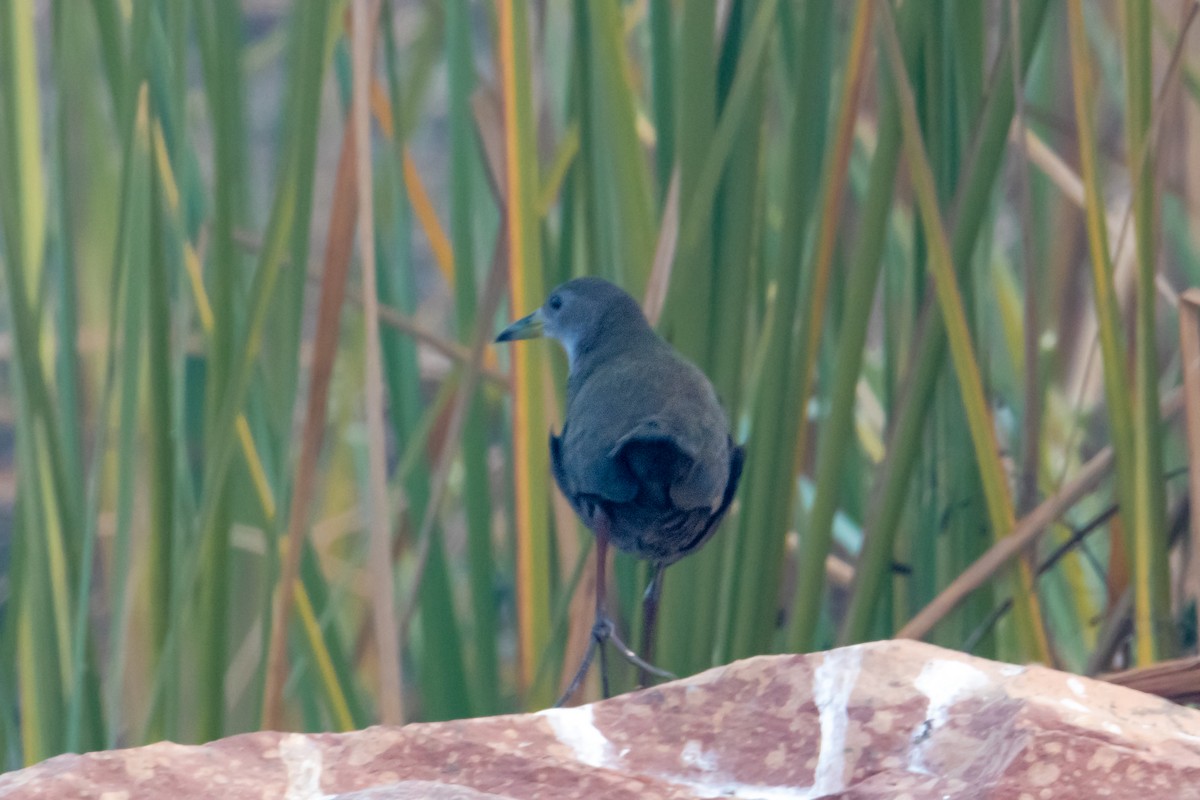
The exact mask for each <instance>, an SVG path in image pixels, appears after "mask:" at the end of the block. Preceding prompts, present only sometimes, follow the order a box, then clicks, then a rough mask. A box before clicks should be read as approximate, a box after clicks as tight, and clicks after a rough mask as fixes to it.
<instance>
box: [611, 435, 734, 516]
mask: <svg viewBox="0 0 1200 800" xmlns="http://www.w3.org/2000/svg"><path fill="white" fill-rule="evenodd" d="M606 460H608V461H611V462H613V463H615V464H623V465H624V466H625V467H626V469H627V470H628V471H629V472H630V473H631V474H632V476H633V478H634V479H635V480H636V482H637V485H638V491H639V494H640V495H641V498H642V500H643V501H648V502H651V503H653V504H654V505H658V506H662V507H667V506H673V507H675V508H678V509H680V510H691V509H700V508H709V509H712V508H714V507H715V506H716V500H717V499H719V493H718V491H717V490H718V487H717V486H716V485H715V481H714V480H713V479H712V476H711V475H710V472H711V469H710V467H709V465H708V464H707V463H706V461H705V459H704V454H703V453H701V452H699V451H698V450H697V448H696V447H695V443H693V442H690V441H689V440H688V439H687V438H685V437H683V436H681V435H680V434H679V432H678V431H677V430H673V429H672V426H670V425H669V424H668V423H667V422H666V421H664V420H660V419H657V418H650V419H647V420H643V421H642V422H640V423H638V424H637V425H635V426H634V428H633V429H632V430H631V431H629V432H628V433H626V434H625V435H624V436H622V437H621V438H620V439H618V440H617V443H616V445H614V446H613V448H612V450H610V451H609V453H608V457H607V459H606Z"/></svg>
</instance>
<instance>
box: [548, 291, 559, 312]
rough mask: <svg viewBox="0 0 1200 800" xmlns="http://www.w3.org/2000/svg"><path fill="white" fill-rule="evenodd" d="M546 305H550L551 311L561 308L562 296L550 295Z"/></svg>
mask: <svg viewBox="0 0 1200 800" xmlns="http://www.w3.org/2000/svg"><path fill="white" fill-rule="evenodd" d="M548 305H549V306H550V310H551V311H558V310H559V309H560V308H562V297H560V296H559V295H556V294H555V295H551V296H550V302H549V303H548Z"/></svg>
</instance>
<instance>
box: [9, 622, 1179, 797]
mask: <svg viewBox="0 0 1200 800" xmlns="http://www.w3.org/2000/svg"><path fill="white" fill-rule="evenodd" d="M70 797H88V798H103V800H125V799H126V798H171V800H191V799H192V798H207V797H220V798H222V800H241V798H255V800H259V798H272V797H281V798H288V800H310V799H312V800H316V798H322V799H323V800H332V799H333V798H341V799H342V800H350V799H351V798H359V799H361V800H367V799H368V798H370V799H371V800H383V799H384V798H432V799H433V800H485V799H487V798H569V797H586V798H589V800H609V799H610V798H611V799H612V800H621V799H624V798H629V800H635V799H637V798H641V799H642V800H649V799H652V798H662V799H663V800H667V799H668V798H692V797H743V798H770V800H779V799H780V798H817V797H836V798H908V800H924V798H938V799H939V800H941V799H942V798H954V799H955V800H957V799H958V798H1006V799H1007V798H1011V799H1012V800H1042V799H1043V798H1099V797H1113V798H1127V797H1136V798H1138V800H1154V798H1164V800H1165V799H1166V798H1170V799H1171V800H1179V799H1180V798H1182V799H1183V800H1188V799H1189V798H1200V711H1195V710H1192V709H1187V708H1184V707H1181V706H1177V705H1173V704H1171V703H1168V702H1166V701H1164V700H1160V699H1158V698H1156V697H1151V696H1149V695H1145V694H1141V693H1139V692H1135V691H1132V690H1130V689H1126V688H1123V687H1119V686H1112V685H1109V684H1106V683H1101V682H1098V681H1092V680H1088V679H1086V678H1079V677H1075V676H1072V675H1066V674H1063V673H1060V672H1055V671H1053V670H1048V669H1043V668H1041V667H1015V666H1011V665H1007V664H997V663H994V662H991V661H986V660H983V659H979V658H973V657H971V656H966V655H963V654H961V653H956V652H952V651H948V650H942V649H940V648H937V647H933V646H931V645H926V644H920V643H917V642H878V643H874V644H868V645H861V646H857V647H848V648H843V649H840V650H833V651H830V652H828V653H817V654H812V655H805V656H764V657H759V658H752V659H749V660H746V661H741V662H738V663H735V664H731V665H729V666H727V667H721V668H718V669H713V670H709V671H708V672H705V673H702V674H700V675H696V676H694V677H692V678H688V679H685V680H681V681H676V682H674V683H669V684H665V685H663V686H659V687H656V688H652V689H647V690H645V691H641V692H637V693H633V694H628V695H624V696H622V697H617V698H614V699H612V700H608V701H606V702H602V703H596V704H593V705H588V706H582V707H580V708H572V709H562V710H557V711H547V712H542V713H538V714H526V715H519V716H508V717H493V718H489V719H475V720H463V721H459V722H447V723H437V724H426V725H409V726H407V727H404V728H382V727H380V728H369V729H367V730H364V731H359V732H356V733H348V734H315V735H300V734H287V733H271V732H261V733H251V734H245V735H242V736H233V737H230V738H228V739H223V740H221V741H218V742H213V743H211V744H207V745H203V746H182V745H176V744H171V743H168V742H163V743H159V744H155V745H150V746H149V747H140V748H134V749H130V750H120V751H112V752H103V753H91V754H88V755H82V756H76V755H66V756H59V757H57V758H53V759H50V760H49V761H46V762H44V763H42V764H38V765H36V766H33V767H30V768H28V769H24V770H20V771H18V772H13V773H9V774H7V775H3V776H0V798H70Z"/></svg>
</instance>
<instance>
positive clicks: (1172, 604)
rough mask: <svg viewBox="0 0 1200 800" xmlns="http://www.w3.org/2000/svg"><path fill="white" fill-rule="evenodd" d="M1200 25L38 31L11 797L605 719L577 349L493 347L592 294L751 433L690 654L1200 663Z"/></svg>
mask: <svg viewBox="0 0 1200 800" xmlns="http://www.w3.org/2000/svg"><path fill="white" fill-rule="evenodd" d="M1196 11H1197V4H1196V3H1195V2H1194V1H1193V0H1156V1H1155V2H1143V0H1125V1H1124V2H1087V3H1084V2H1082V0H1067V1H1066V2H1049V0H990V1H989V2H980V3H973V2H966V3H964V2H954V1H953V0H905V2H902V3H894V4H893V3H890V2H882V1H881V0H861V1H859V2H844V3H832V2H817V1H816V0H812V1H811V2H801V1H800V0H687V1H686V2H681V0H625V1H624V2H622V1H621V0H542V1H541V2H529V3H525V2H519V1H518V2H509V1H507V0H497V1H496V2H490V1H489V2H483V1H481V0H447V1H446V2H441V0H385V1H384V2H382V3H379V2H373V0H354V2H353V3H350V2H328V3H326V2H295V3H288V2H283V0H244V1H243V2H238V0H193V1H192V2H175V1H174V0H90V2H80V1H77V0H0V244H2V247H0V262H2V265H3V270H2V275H3V285H2V291H3V296H4V303H3V306H2V310H0V336H2V338H0V359H2V362H0V752H2V753H3V759H4V761H3V764H4V766H5V767H15V766H19V765H21V764H24V763H30V762H33V761H37V760H40V759H42V758H45V757H48V756H50V755H53V754H56V753H60V752H63V751H69V750H80V749H97V748H105V747H113V746H119V745H130V744H137V743H142V742H147V741H152V740H156V739H160V738H164V737H165V738H171V739H175V740H180V741H198V740H206V739H211V738H215V737H219V736H222V735H226V734H231V733H235V732H239V731H246V730H253V729H257V728H260V727H288V728H293V729H303V730H327V729H333V730H341V729H350V728H357V727H362V726H366V725H368V724H371V723H373V722H376V721H380V720H383V721H386V722H401V721H411V720H433V719H445V718H452V717H461V716H467V715H482V714H492V713H499V712H506V711H516V710H522V709H530V708H539V707H542V706H544V705H545V704H546V703H548V702H549V701H550V700H551V699H553V697H554V696H555V694H556V691H557V690H558V688H559V686H560V684H561V681H562V679H563V674H564V667H565V671H566V672H567V673H568V676H569V673H570V671H571V669H572V668H573V667H574V665H575V663H576V661H577V659H578V657H579V654H580V653H581V650H582V647H583V645H584V644H585V642H586V637H587V635H588V630H589V627H590V624H591V611H590V608H589V603H590V591H591V585H590V583H589V581H590V579H591V575H592V572H591V570H588V569H586V565H587V560H588V558H589V554H590V552H591V540H590V538H589V536H588V535H587V533H586V531H585V530H583V529H582V527H581V526H580V524H579V523H578V522H577V520H576V519H575V517H574V516H573V514H572V513H571V512H570V509H569V508H568V507H567V506H566V505H565V503H564V502H563V500H562V498H561V497H559V496H558V495H557V494H556V493H555V491H554V490H553V488H552V482H551V480H550V478H549V474H548V470H547V463H546V462H547V452H546V438H547V432H548V431H549V430H551V429H553V428H556V427H557V425H558V420H559V419H560V418H561V414H562V393H563V388H564V383H565V364H564V359H563V358H562V357H561V355H560V354H559V353H558V352H556V351H555V349H554V348H553V347H552V346H551V345H546V344H530V345H526V346H523V347H519V348H514V349H512V350H504V351H497V350H495V349H493V348H491V347H490V346H489V345H488V342H489V341H490V339H491V337H492V336H493V335H494V333H495V332H496V331H497V330H499V327H500V326H501V324H502V323H503V322H504V321H505V320H507V319H510V318H511V317H513V316H516V315H522V314H525V313H528V312H529V311H531V310H532V309H533V308H534V307H536V306H537V305H540V303H541V302H542V299H543V297H544V295H545V293H546V292H547V290H548V289H549V288H551V287H552V286H554V285H555V284H557V283H559V282H561V281H563V280H565V279H567V278H569V277H571V276H575V275H580V274H598V275H603V276H605V277H608V278H610V279H612V280H615V281H617V282H619V283H620V284H621V285H623V286H624V287H626V288H627V289H628V290H630V291H631V292H632V293H634V294H635V296H639V297H644V298H645V302H646V309H647V313H648V314H649V315H650V316H651V318H652V319H653V320H655V321H656V322H657V324H658V327H659V329H660V330H661V332H662V333H663V334H664V335H665V336H666V337H667V338H668V339H669V340H670V341H672V342H673V343H674V344H675V345H676V346H677V347H678V348H679V349H680V350H682V351H683V352H684V353H685V354H687V355H688V356H689V357H691V358H693V359H694V360H696V361H697V362H698V363H699V364H700V365H701V366H702V367H703V368H704V369H705V371H706V372H707V373H708V374H709V375H710V376H711V377H712V379H713V381H714V383H715V385H716V386H717V389H718V393H719V395H720V397H721V399H722V401H723V402H724V403H725V405H726V406H727V408H728V409H729V410H730V412H731V415H732V418H733V419H734V420H735V425H736V429H737V437H738V439H739V440H741V441H743V442H745V443H746V445H747V452H748V463H747V468H746V473H745V476H744V480H743V482H742V487H741V491H740V494H739V499H738V501H737V504H736V505H735V507H734V511H733V513H732V514H731V515H730V517H729V518H728V519H727V520H726V522H725V523H724V526H723V530H722V532H721V533H720V534H719V535H718V536H717V537H715V538H714V539H713V541H712V542H711V543H710V544H709V545H708V546H707V547H706V548H705V549H704V550H703V551H702V552H700V553H699V554H697V555H695V556H694V557H692V558H690V559H687V560H686V561H684V562H682V563H680V564H679V565H677V566H675V567H673V568H672V569H671V570H669V571H668V572H667V576H666V584H665V596H664V601H663V611H662V619H661V625H660V627H659V638H658V648H657V654H658V655H657V659H658V661H659V662H660V663H661V664H662V666H664V667H666V668H668V669H671V670H673V671H675V672H677V673H679V674H681V675H684V674H690V673H693V672H696V671H699V670H702V669H705V668H707V667H710V666H713V665H716V664H722V663H725V662H728V661H730V660H732V659H736V658H741V657H745V656H749V655H753V654H756V653H766V652H797V651H809V650H817V649H822V648H828V647H831V646H835V645H839V644H847V643H853V642H860V641H864V640H869V639H876V638H885V637H890V636H896V635H902V636H913V637H920V638H926V639H928V640H930V641H933V642H936V643H938V644H941V645H944V646H947V647H952V648H958V649H964V650H969V651H972V652H975V653H978V654H981V655H985V656H989V657H994V658H1001V659H1006V660H1011V661H1015V662H1027V661H1033V660H1036V661H1041V662H1044V663H1048V664H1053V665H1056V666H1059V667H1061V668H1064V669H1068V670H1074V671H1079V672H1088V673H1098V672H1104V671H1108V670H1112V669H1116V668H1120V667H1126V666H1134V665H1148V664H1152V663H1155V662H1158V661H1161V660H1163V659H1168V658H1172V657H1177V656H1182V655H1186V654H1188V653H1194V651H1195V649H1196V622H1195V621H1196V596H1197V592H1198V590H1200V560H1198V555H1200V547H1197V544H1200V521H1198V519H1197V516H1196V515H1197V511H1196V510H1194V509H1190V508H1189V505H1188V502H1187V498H1188V494H1189V492H1188V486H1189V483H1190V484H1191V485H1192V487H1193V488H1195V489H1196V490H1197V491H1200V473H1198V472H1197V470H1200V419H1196V418H1193V419H1191V420H1190V427H1189V425H1188V420H1187V414H1186V413H1184V411H1185V410H1190V411H1191V412H1192V413H1193V414H1197V413H1200V412H1198V411H1197V410H1198V409H1200V300H1198V299H1197V294H1196V292H1195V290H1192V292H1191V293H1189V292H1188V291H1187V289H1188V287H1190V286H1195V285H1196V284H1197V283H1198V282H1200V260H1198V259H1197V248H1198V246H1200V61H1197V60H1196V53H1197V52H1198V49H1197V46H1196V45H1197V43H1198V42H1200V38H1198V35H1197V34H1196V32H1195V30H1194V27H1195V26H1193V24H1192V23H1193V21H1194V19H1195V15H1196ZM1189 41H1190V42H1191V46H1190V47H1189V46H1188V42H1189ZM1189 431H1190V433H1189ZM1189 465H1190V466H1191V469H1192V470H1193V471H1192V472H1191V473H1190V474H1189V471H1188V467H1189ZM615 570H616V573H615V574H616V576H617V577H616V584H617V594H618V605H619V612H620V613H619V617H618V618H619V619H620V623H619V624H621V625H622V627H624V628H625V629H626V630H627V631H628V632H629V633H630V634H631V635H633V637H634V638H633V639H631V640H632V641H636V631H637V626H638V624H639V621H638V619H637V614H636V609H637V605H638V600H639V597H640V592H641V587H642V585H643V582H644V580H645V577H646V576H645V567H644V565H639V564H636V563H634V562H633V561H631V560H628V559H626V558H625V557H620V556H619V557H617V559H616V565H615ZM618 677H619V679H618V687H626V688H627V687H629V686H631V685H632V681H633V676H632V675H630V674H622V675H620V676H618ZM588 692H590V694H591V696H595V693H596V687H595V686H594V685H592V686H589V688H588Z"/></svg>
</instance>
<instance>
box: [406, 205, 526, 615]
mask: <svg viewBox="0 0 1200 800" xmlns="http://www.w3.org/2000/svg"><path fill="white" fill-rule="evenodd" d="M507 231H508V227H507V226H506V225H505V224H504V222H503V220H502V221H501V225H500V228H499V230H498V231H497V233H496V247H495V251H494V252H493V254H492V266H491V269H490V270H489V272H488V277H487V283H486V284H485V285H484V290H483V296H482V297H481V298H480V299H479V309H478V313H477V314H476V315H475V319H476V328H475V335H474V338H473V339H472V340H471V357H470V359H469V360H468V361H467V365H466V367H465V368H464V370H465V372H464V375H463V378H462V380H461V381H460V382H459V385H458V392H457V395H456V397H455V398H454V407H453V409H452V410H451V412H450V419H449V421H448V422H447V424H446V435H445V438H444V439H443V440H442V449H441V453H439V455H438V464H437V469H436V470H435V471H434V473H433V484H432V486H431V487H430V493H429V502H428V503H427V504H426V506H425V516H424V518H423V519H422V520H421V527H420V529H419V531H418V533H417V540H416V542H417V544H416V553H415V555H414V559H413V560H414V563H415V566H414V568H413V575H412V579H411V583H410V585H409V587H408V593H407V594H406V596H405V598H404V602H403V603H402V604H401V606H400V632H401V637H402V638H403V637H404V636H406V635H407V632H408V627H409V625H410V624H411V622H412V616H413V613H414V612H415V611H416V608H417V600H418V596H419V594H420V591H421V583H422V580H423V579H424V577H425V565H426V563H427V562H428V560H429V544H430V541H431V540H432V538H433V525H434V522H435V521H436V520H437V515H438V507H439V506H441V504H442V497H443V496H444V495H445V493H446V486H447V484H448V483H449V479H450V468H451V467H452V466H453V465H454V456H455V454H456V453H457V449H458V448H457V444H458V439H459V436H460V434H461V433H462V428H463V424H464V422H465V421H466V417H467V409H468V408H469V407H470V405H471V397H472V395H473V394H474V393H475V387H476V386H477V385H478V384H479V376H480V374H481V370H482V367H483V353H484V348H485V347H486V346H487V344H488V343H489V342H490V341H491V340H492V336H491V328H490V327H489V323H490V322H491V320H493V319H495V317H496V311H497V309H499V307H500V301H501V299H503V297H504V288H505V286H506V285H507V278H508V271H507V270H506V269H505V266H506V263H507V262H506V256H505V254H506V253H507V250H508V235H507Z"/></svg>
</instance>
